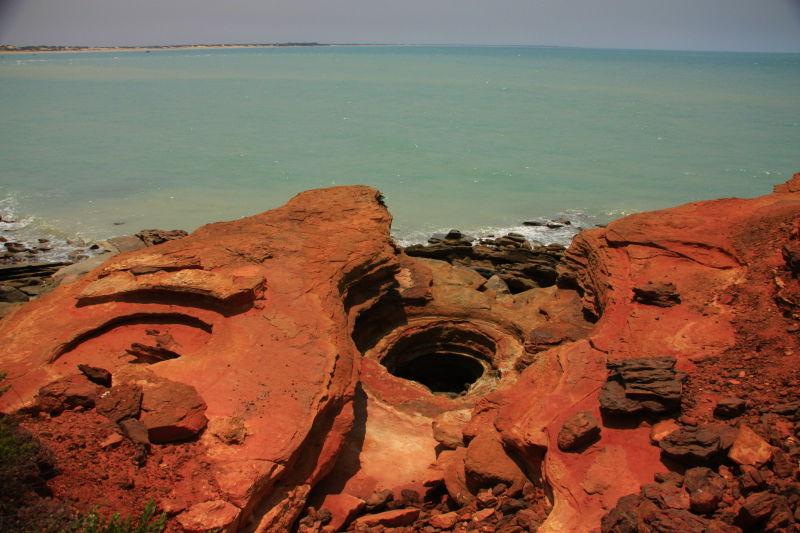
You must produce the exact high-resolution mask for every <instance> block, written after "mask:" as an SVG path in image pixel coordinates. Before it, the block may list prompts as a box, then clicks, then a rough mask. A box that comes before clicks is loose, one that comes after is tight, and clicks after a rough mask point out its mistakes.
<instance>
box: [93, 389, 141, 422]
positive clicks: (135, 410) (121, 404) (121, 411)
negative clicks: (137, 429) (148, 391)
mask: <svg viewBox="0 0 800 533" xmlns="http://www.w3.org/2000/svg"><path fill="white" fill-rule="evenodd" d="M141 407H142V389H141V387H139V386H138V385H135V384H133V383H123V384H121V385H116V386H114V387H112V388H111V389H110V390H107V391H105V392H103V393H102V394H101V396H100V397H99V398H98V399H97V412H98V413H100V414H101V415H103V416H105V417H106V418H108V419H110V420H113V421H114V422H119V421H120V420H123V419H125V418H136V417H138V416H139V411H140V410H141Z"/></svg>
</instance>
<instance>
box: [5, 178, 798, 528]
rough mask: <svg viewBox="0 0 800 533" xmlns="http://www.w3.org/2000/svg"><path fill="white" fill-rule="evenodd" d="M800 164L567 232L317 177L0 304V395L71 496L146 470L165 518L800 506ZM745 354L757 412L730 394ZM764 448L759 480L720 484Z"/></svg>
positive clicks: (714, 519) (614, 515) (467, 516)
mask: <svg viewBox="0 0 800 533" xmlns="http://www.w3.org/2000/svg"><path fill="white" fill-rule="evenodd" d="M799 183H800V177H795V179H794V180H793V181H791V182H789V183H787V184H785V185H782V186H780V187H778V188H776V192H775V193H774V194H770V195H767V196H763V197H760V198H755V199H751V200H738V199H729V200H720V201H714V202H701V203H696V204H689V205H686V206H681V207H677V208H674V209H671V210H666V211H662V212H656V213H646V214H640V215H635V216H632V217H627V218H625V219H621V220H619V221H616V222H614V223H612V224H610V225H609V226H608V228H604V229H595V230H590V231H585V232H583V233H581V234H579V236H578V237H577V238H576V239H575V241H574V242H573V244H572V245H571V246H570V248H569V249H568V250H567V251H566V252H564V251H563V250H560V249H558V248H554V247H536V246H531V245H530V244H528V243H524V242H523V241H520V240H519V239H518V238H516V237H514V236H510V237H508V238H506V237H504V238H502V239H498V240H497V241H496V242H484V243H476V244H472V245H471V244H469V243H464V242H460V241H458V240H455V241H453V242H450V243H448V242H439V243H436V244H434V245H433V246H431V247H430V248H427V247H425V248H416V249H415V250H409V253H404V252H403V251H402V250H399V249H398V248H396V247H395V246H394V244H393V243H392V241H391V239H390V237H389V228H390V224H391V217H390V215H389V214H388V212H387V211H386V209H385V207H384V206H383V204H382V201H381V197H380V195H379V194H378V192H377V191H375V190H373V189H370V188H367V187H340V188H333V189H326V190H319V191H309V192H306V193H303V194H301V195H299V196H297V197H296V198H295V199H293V200H292V201H290V202H289V203H288V204H287V205H286V206H284V207H282V208H279V209H276V210H273V211H269V212H266V213H263V214H261V215H256V216H254V217H249V218H246V219H242V220H237V221H234V222H226V223H218V224H211V225H208V226H205V227H203V228H200V229H199V230H197V231H196V232H195V233H193V234H192V235H190V236H188V237H185V238H183V239H179V240H176V241H171V242H167V243H164V244H162V245H159V246H156V247H153V248H148V249H146V250H140V251H135V252H130V253H126V254H121V255H119V256H116V257H114V258H112V259H111V260H109V261H107V262H106V263H105V264H103V265H102V266H101V267H99V268H98V269H96V270H94V271H92V272H91V273H89V274H88V275H87V276H86V277H84V278H82V279H80V280H78V281H76V282H74V283H72V284H69V285H64V286H61V287H59V288H57V289H56V290H54V291H53V292H52V293H50V294H47V295H45V296H43V297H41V298H39V299H37V300H35V301H33V302H31V303H29V304H26V305H25V306H24V307H22V308H21V309H19V310H18V311H16V312H14V313H13V314H12V315H10V316H9V317H7V318H5V319H3V320H2V321H0V338H2V340H3V343H2V345H0V370H2V371H3V372H6V373H7V374H8V378H7V381H6V382H7V383H8V384H9V385H10V387H11V390H10V391H9V392H8V393H6V394H4V395H2V396H0V407H1V408H2V410H3V412H5V413H16V414H17V416H19V417H20V418H21V420H22V425H23V426H24V427H25V428H27V429H28V430H29V431H30V432H31V433H32V434H33V435H34V436H35V437H37V438H39V440H40V441H41V442H42V443H43V444H44V445H45V446H48V447H50V448H51V449H53V451H54V453H55V456H56V462H57V463H58V464H57V465H56V466H57V467H58V472H60V473H58V474H56V475H55V477H54V478H52V479H51V480H50V481H49V482H48V483H49V486H50V488H51V490H52V491H53V495H54V496H55V497H56V498H57V499H59V500H60V501H63V502H67V504H68V505H69V506H71V507H72V508H74V509H78V510H88V509H91V508H93V507H99V509H100V511H101V512H103V511H105V512H114V511H121V512H123V513H128V514H133V513H136V512H138V511H140V510H141V506H142V505H143V499H144V498H146V497H148V496H150V497H152V498H153V499H154V500H155V501H156V504H157V505H158V507H159V508H160V509H162V510H164V511H166V512H167V513H168V514H169V516H170V522H169V528H170V529H172V530H185V531H205V530H208V529H214V528H221V529H222V530H224V531H240V530H241V531H287V530H294V529H299V530H303V531H320V530H326V531H333V530H346V529H355V530H367V529H369V528H373V529H375V528H377V529H378V530H379V529H380V528H384V527H406V528H410V529H411V530H421V529H424V528H429V529H432V530H440V531H450V530H458V531H463V530H470V529H483V530H488V531H492V530H502V531H525V530H533V529H537V528H541V530H543V531H589V530H592V529H596V528H598V527H601V522H602V527H603V528H604V529H605V530H608V531H616V530H620V531H622V530H628V529H625V528H626V527H629V526H630V524H629V523H628V522H630V521H631V520H633V522H631V523H633V524H634V526H630V527H634V528H635V527H639V526H640V525H642V524H644V526H643V527H645V526H646V527H650V528H655V529H656V530H657V529H658V527H661V526H659V525H658V524H661V525H664V527H667V526H669V527H673V529H674V528H678V529H681V527H683V529H682V530H687V531H692V530H694V529H692V528H701V529H698V530H703V529H702V528H708V527H712V528H713V527H717V528H719V527H722V526H721V525H720V524H724V525H725V527H729V528H739V529H743V528H744V529H746V528H748V527H749V528H752V527H760V528H762V529H763V528H764V527H766V526H767V525H769V524H773V525H775V524H779V525H776V526H775V527H790V526H791V524H792V523H793V522H794V520H795V518H794V517H793V516H792V515H791V513H789V514H788V515H787V514H786V513H784V512H783V510H784V509H785V508H788V506H789V505H790V504H791V494H792V493H791V491H792V490H794V488H793V487H795V485H796V483H795V484H793V483H794V482H793V481H780V483H778V481H774V480H779V479H784V478H785V477H786V476H783V474H785V473H786V469H785V468H783V467H782V466H779V465H784V466H785V464H792V463H791V461H792V460H796V459H797V457H796V456H800V447H797V445H796V436H795V434H794V433H792V432H793V431H795V429H794V426H792V424H793V423H794V422H793V420H794V419H793V418H792V417H795V416H796V414H798V413H799V412H796V411H795V410H793V408H792V407H791V405H788V406H787V405H784V404H785V403H786V402H785V401H784V402H783V403H780V402H779V401H778V400H777V399H776V398H782V397H784V396H785V394H784V395H783V396H780V395H779V393H780V392H781V391H782V390H783V389H785V388H786V387H792V386H797V385H800V377H799V376H795V375H794V374H792V372H793V370H791V369H797V368H798V367H800V361H798V359H797V358H798V353H800V346H798V340H797V335H796V332H797V331H800V327H798V319H800V311H798V305H799V304H800V296H798V295H800V286H798V280H797V275H798V272H797V265H798V264H800V261H798V257H800V256H798V253H797V250H798V248H797V242H798V241H800V225H799V223H798V219H799V218H800V184H799ZM753 345H757V346H758V350H757V351H754V350H752V349H750V347H751V346H753ZM741 361H748V363H747V365H745V364H742V363H741ZM79 365H80V366H79ZM745 367H746V368H745ZM751 368H761V369H762V370H761V371H760V372H753V371H752V370H751ZM795 373H796V372H795ZM109 374H110V376H109ZM721 375H726V376H727V375H730V376H735V377H736V379H733V378H731V380H728V381H723V380H721V379H720V376H721ZM743 376H744V377H743ZM744 380H751V382H750V384H748V386H749V387H751V388H749V389H748V391H750V395H751V396H752V398H754V399H757V400H758V401H760V402H762V403H763V405H764V406H766V407H764V409H766V411H765V410H764V409H762V410H760V411H759V410H758V408H757V406H755V404H753V403H752V401H751V402H750V403H748V402H744V401H737V399H736V398H729V397H727V396H731V392H732V391H731V390H730V387H735V386H742V381H744ZM793 383H794V384H795V385H792V384H793ZM782 388H783V389H782ZM733 392H735V391H733ZM724 395H726V396H725V397H724V398H723V396H724ZM717 405H719V406H721V407H719V408H718V409H717V408H716V406H717ZM765 417H766V418H765ZM770 417H772V418H770ZM775 417H777V418H775ZM763 420H767V421H768V422H769V425H767V426H764V425H759V424H761V423H762V422H760V421H763ZM741 426H746V427H747V429H742V427H741ZM750 426H752V427H753V428H754V429H755V431H753V430H751V429H749V427H750ZM726 428H727V429H726ZM765 428H767V429H765ZM768 428H783V429H781V430H780V431H778V432H777V433H776V432H775V431H777V430H774V429H768ZM795 433H796V431H795ZM737 435H740V436H737ZM753 435H755V437H754V436H753ZM758 439H762V441H763V442H762V441H759V440H758ZM764 439H767V440H768V441H769V442H767V440H764ZM737 442H740V444H736V443H737ZM742 443H746V444H747V445H748V446H750V448H748V449H753V450H756V452H752V453H749V454H748V453H745V452H743V449H742V446H744V445H745V444H742ZM731 446H733V448H731ZM737 446H738V447H737ZM765 446H766V447H765ZM687 461H694V462H695V464H688V463H687ZM697 461H700V462H703V461H705V462H706V463H707V464H708V465H709V466H710V467H712V468H713V471H710V473H709V472H706V471H702V472H701V471H692V472H691V473H690V472H688V471H687V470H686V469H687V468H689V467H692V466H695V467H696V466H697V464H696V462H697ZM748 461H750V462H751V463H752V464H747V462H748ZM787 461H788V463H787ZM704 464H705V463H704ZM753 465H755V466H753ZM772 465H775V466H774V467H773V466H772ZM723 467H724V468H723ZM751 467H753V468H761V470H762V471H763V470H764V468H767V467H769V468H770V470H769V472H770V474H769V475H768V474H767V473H764V472H762V473H761V474H759V475H761V476H762V478H764V476H766V478H764V479H762V481H763V483H764V484H762V485H753V487H758V490H761V491H762V492H765V493H766V494H767V495H766V496H758V497H755V495H756V493H755V492H754V490H755V489H754V488H737V489H736V490H735V491H734V489H732V488H731V487H733V485H734V484H737V485H736V486H737V487H738V486H739V485H742V483H744V482H740V479H744V478H743V477H742V476H745V477H746V476H750V477H748V478H747V479H753V477H752V476H753V475H754V474H752V471H751V470H748V468H751ZM725 468H727V469H728V470H724V469H725ZM110 471H111V472H112V473H111V474H109V472H110ZM726 472H727V473H726ZM684 473H685V474H686V476H687V478H686V479H688V480H691V481H690V482H688V488H686V487H684V486H683V485H682V481H681V483H678V482H677V481H676V479H678V478H676V477H675V476H679V477H680V476H683V475H684ZM712 474H713V475H712ZM791 474H792V472H790V471H789V472H788V474H787V475H788V476H791ZM656 475H658V476H660V477H658V478H656V479H657V480H660V481H658V483H657V486H656V487H655V488H653V487H650V484H652V482H653V480H654V476H656ZM665 476H666V477H665ZM714 476H717V477H714ZM726 476H728V477H726ZM770 476H773V477H770ZM781 476H783V477H781ZM123 478H124V479H123ZM718 478H719V479H722V480H724V482H723V481H719V479H718ZM773 478H774V480H773ZM680 479H681V480H682V479H683V477H680ZM760 479H761V478H760ZM703 483H705V484H706V485H708V486H709V487H716V488H714V490H715V491H717V490H718V491H719V495H720V496H719V498H718V499H712V500H710V502H709V501H704V502H701V503H700V504H696V503H691V502H692V501H693V500H692V499H691V498H694V497H695V496H694V492H691V491H692V490H694V489H692V487H699V486H703V487H705V486H706V485H703ZM726 487H727V488H726ZM742 487H744V485H742ZM747 487H750V485H747ZM640 490H641V493H640ZM704 490H705V489H704ZM687 491H689V492H687ZM726 491H729V492H726ZM730 491H733V492H730ZM736 491H739V492H736ZM690 493H691V494H690ZM751 493H752V494H751ZM714 494H716V492H715V493H714ZM758 494H760V493H758ZM666 495H671V496H669V497H667V496H666ZM751 496H753V498H754V500H753V501H752V502H749V503H748V500H747V499H748V498H750V497H751ZM623 497H625V498H623ZM759 498H761V499H759ZM762 500H763V501H765V502H766V501H767V500H768V503H769V504H770V505H769V506H765V505H761V506H760V507H759V502H761V501H762ZM665 502H671V503H665ZM675 502H678V503H675ZM681 502H689V503H686V505H685V506H684V505H683V503H681ZM762 503H763V502H762ZM795 503H796V502H795ZM670 505H677V506H678V507H670ZM697 505H700V507H698V506H697ZM767 507H769V508H768V509H767ZM759 510H760V511H759ZM757 511H758V512H761V511H763V513H761V514H758V513H757ZM756 515H757V516H756ZM631 517H633V518H631ZM626 520H628V522H626ZM665 524H666V525H665ZM684 526H685V527H684ZM615 528H617V529H615ZM687 528H688V529H687ZM729 530H732V531H733V530H735V529H729Z"/></svg>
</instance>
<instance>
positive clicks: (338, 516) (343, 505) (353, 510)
mask: <svg viewBox="0 0 800 533" xmlns="http://www.w3.org/2000/svg"><path fill="white" fill-rule="evenodd" d="M365 507H366V503H365V502H364V500H362V499H361V498H356V497H355V496H351V495H349V494H328V495H327V496H325V499H324V500H322V504H321V505H320V510H323V511H324V510H327V511H328V512H330V514H331V519H330V522H328V524H326V525H327V526H328V527H329V528H330V529H331V530H332V531H341V530H343V529H344V528H345V527H346V526H347V525H348V524H349V523H350V522H351V521H352V520H353V518H355V517H356V516H357V515H358V514H359V513H360V512H361V511H363V510H364V508H365Z"/></svg>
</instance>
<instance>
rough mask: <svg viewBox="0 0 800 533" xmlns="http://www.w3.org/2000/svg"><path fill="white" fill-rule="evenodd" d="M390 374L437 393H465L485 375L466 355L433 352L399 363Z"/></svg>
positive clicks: (475, 361)
mask: <svg viewBox="0 0 800 533" xmlns="http://www.w3.org/2000/svg"><path fill="white" fill-rule="evenodd" d="M389 372H390V373H391V374H392V375H394V376H397V377H399V378H403V379H408V380H410V381H416V382H417V383H421V384H422V385H425V386H426V387H428V388H429V389H430V390H431V392H434V393H444V394H462V393H464V392H466V391H467V390H469V388H470V386H471V385H472V384H473V383H475V382H476V381H477V380H478V379H479V378H480V377H481V376H482V375H483V372H484V366H483V364H481V362H480V361H479V360H477V359H475V358H474V357H469V356H466V355H460V354H454V353H431V354H423V355H420V356H418V357H415V358H413V359H409V360H408V361H404V362H401V363H398V364H397V365H396V366H395V367H394V368H390V369H389Z"/></svg>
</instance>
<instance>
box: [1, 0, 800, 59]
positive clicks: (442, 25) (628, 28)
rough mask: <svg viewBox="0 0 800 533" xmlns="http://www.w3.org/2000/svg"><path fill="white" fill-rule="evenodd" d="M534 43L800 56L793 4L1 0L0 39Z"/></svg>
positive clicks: (736, 0) (721, 0) (705, 0)
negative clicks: (767, 52)
mask: <svg viewBox="0 0 800 533" xmlns="http://www.w3.org/2000/svg"><path fill="white" fill-rule="evenodd" d="M286 41H319V42H359V43H363V42H374V43H420V44H422V43H455V44H539V45H563V46H588V47H612V48H660V49H694V50H755V51H794V52H800V0H399V1H398V0H0V42H2V43H9V44H16V45H29V44H73V45H124V44H128V45H142V44H179V43H200V42H205V43H231V42H286Z"/></svg>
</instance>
